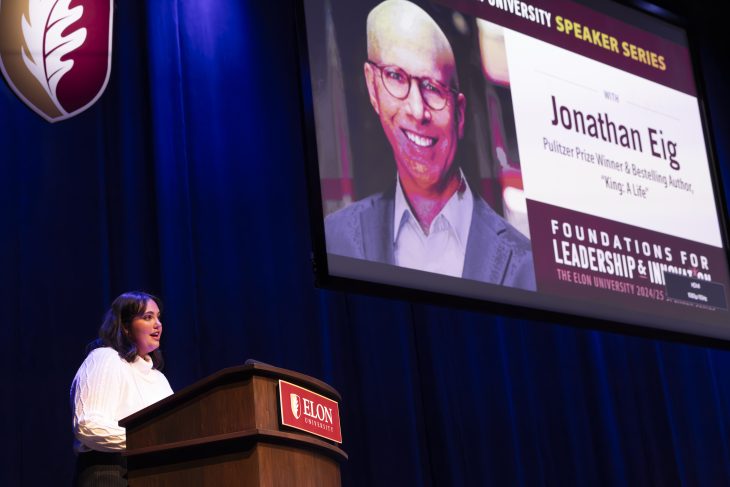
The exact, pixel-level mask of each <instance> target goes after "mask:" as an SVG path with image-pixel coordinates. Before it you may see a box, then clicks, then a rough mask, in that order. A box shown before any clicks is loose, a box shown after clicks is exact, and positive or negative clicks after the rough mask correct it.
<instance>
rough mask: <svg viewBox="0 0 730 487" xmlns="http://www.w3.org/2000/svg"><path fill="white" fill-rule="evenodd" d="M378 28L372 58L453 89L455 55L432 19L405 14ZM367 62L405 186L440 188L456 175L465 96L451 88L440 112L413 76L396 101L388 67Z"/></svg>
mask: <svg viewBox="0 0 730 487" xmlns="http://www.w3.org/2000/svg"><path fill="white" fill-rule="evenodd" d="M388 23H389V24H390V25H385V26H382V27H379V28H378V31H377V32H376V34H377V43H374V44H375V45H374V46H370V49H369V57H370V61H371V62H372V63H374V64H377V65H378V66H382V67H389V66H391V67H398V68H401V69H402V70H403V71H405V72H406V73H408V74H409V75H410V76H413V77H416V78H429V79H431V80H434V81H436V82H439V83H440V84H441V85H444V86H447V87H452V86H453V85H454V84H455V83H454V78H455V76H456V75H455V66H454V57H453V54H452V51H451V48H450V47H449V45H448V41H446V38H445V36H444V35H443V33H442V32H441V30H440V29H439V28H438V26H437V25H436V24H435V23H434V22H433V20H432V19H431V18H430V17H428V16H427V15H426V14H425V12H424V13H423V16H420V15H415V16H408V17H407V18H405V19H404V18H403V17H401V18H400V19H394V20H392V21H390V22H388ZM378 66H375V65H373V64H371V63H365V67H364V69H365V79H366V82H367V85H368V91H369V94H370V101H371V103H372V105H373V108H374V109H375V111H376V113H377V114H378V116H379V118H380V123H381V125H382V127H383V131H384V132H385V136H386V137H387V139H388V141H389V142H390V145H391V147H392V148H393V155H394V157H395V162H396V166H397V169H398V175H399V177H400V179H401V181H402V183H403V184H404V185H405V186H408V187H417V188H419V189H420V190H423V191H439V190H440V189H442V187H443V186H444V185H445V184H446V183H447V182H448V180H449V178H451V177H452V176H453V174H454V171H453V170H452V166H453V162H454V155H455V154H456V147H457V145H458V140H459V139H460V138H461V136H462V135H463V129H464V110H465V106H466V99H465V98H464V95H463V94H461V93H459V94H458V95H457V94H455V93H452V92H450V91H449V92H448V95H447V100H446V105H445V106H444V107H443V108H442V109H440V110H434V109H433V108H431V107H429V106H428V105H427V104H426V103H425V101H424V98H423V95H422V89H425V88H419V81H418V80H417V79H411V84H410V90H409V91H408V95H407V96H406V97H405V98H404V99H398V98H396V97H395V96H393V95H392V94H391V93H389V92H388V90H387V89H386V88H385V86H384V84H383V76H387V75H388V74H387V71H383V68H379V67H378Z"/></svg>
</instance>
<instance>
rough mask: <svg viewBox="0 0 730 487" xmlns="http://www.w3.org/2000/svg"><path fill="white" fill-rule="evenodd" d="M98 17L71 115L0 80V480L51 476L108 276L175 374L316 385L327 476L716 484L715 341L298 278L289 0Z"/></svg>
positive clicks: (716, 91) (108, 295)
mask: <svg viewBox="0 0 730 487" xmlns="http://www.w3.org/2000/svg"><path fill="white" fill-rule="evenodd" d="M700 3H703V2H700ZM115 15H116V23H115V31H114V58H113V72H112V77H111V80H110V83H109V86H108V88H107V91H106V93H105V94H104V96H103V97H102V99H101V100H100V101H99V103H98V104H97V105H96V106H95V107H93V108H92V109H90V110H88V111H87V112H85V113H84V114H82V115H80V116H78V117H76V118H74V119H72V120H69V121H67V122H63V123H60V124H55V125H51V124H48V123H46V122H45V121H43V120H42V119H40V118H39V117H38V116H37V115H35V114H34V113H33V112H31V111H30V110H29V109H27V108H26V107H24V106H23V104H22V103H21V102H20V100H18V99H17V98H16V97H15V96H14V95H13V94H12V92H11V91H10V89H9V88H8V87H7V85H5V84H2V83H0V114H1V116H0V215H2V221H3V222H4V225H3V230H2V238H1V239H0V270H1V271H2V274H1V275H0V286H1V287H0V290H1V291H2V292H0V300H1V301H0V310H1V312H0V313H1V314H0V317H1V318H2V322H1V323H0V342H1V343H2V344H3V348H4V350H3V353H2V354H0V357H1V358H0V364H1V366H2V370H3V373H4V380H3V387H2V399H3V400H2V401H1V405H0V438H2V459H3V468H2V469H0V485H29V486H35V485H65V484H67V483H68V481H69V479H70V475H71V470H72V464H73V455H72V452H71V441H72V437H71V431H70V429H71V419H70V408H69V405H68V389H69V385H70V383H71V380H72V378H73V376H74V374H75V372H76V369H77V367H78V366H79V364H80V363H81V361H82V360H83V358H84V345H85V344H86V343H87V342H88V341H90V340H91V339H93V338H94V336H95V333H96V330H97V328H98V325H99V324H100V321H101V317H102V314H103V312H104V310H105V309H106V307H107V306H108V304H109V302H110V301H111V300H112V299H113V298H114V297H115V296H116V295H117V294H119V293H121V292H123V291H125V290H130V289H145V290H148V291H150V292H153V293H156V294H159V295H160V296H161V297H162V298H163V300H164V302H165V304H166V307H165V309H164V312H163V322H164V324H165V336H164V338H163V349H164V352H165V356H166V359H167V364H168V367H167V369H166V374H167V376H168V378H169V379H170V382H171V383H172V385H173V388H174V389H180V388H182V387H184V386H186V385H188V384H190V383H191V382H193V381H194V380H197V379H200V378H202V377H204V376H206V375H208V374H210V373H212V372H214V371H216V370H218V369H220V368H223V367H226V366H230V365H235V364H240V363H242V362H243V361H244V360H246V359H247V358H256V359H258V360H262V361H265V362H269V363H272V364H275V365H278V366H281V367H286V368H291V369H295V370H298V371H301V372H303V373H306V374H310V375H313V376H315V377H318V378H321V379H322V380H324V381H326V382H328V383H330V384H332V385H333V386H334V387H335V388H337V389H338V390H339V391H340V392H341V393H342V396H343V410H342V421H343V423H342V425H343V431H344V438H345V442H344V445H343V448H344V449H345V450H346V451H347V452H348V454H349V455H350V460H349V462H347V463H346V464H345V465H344V466H343V480H344V485H353V486H354V485H358V486H359V485H362V486H374V485H378V486H383V485H425V486H431V485H433V486H444V485H499V486H504V485H525V486H533V485H727V484H728V483H730V481H729V480H728V479H730V451H729V447H728V438H730V430H729V428H728V425H729V424H730V353H729V352H727V351H724V350H720V349H708V348H702V347H698V346H693V345H684V344H675V343H669V342H664V341H655V340H649V339H645V338H638V337H630V336H623V335H617V334H612V333H608V332H599V331H591V330H588V329H580V328H570V327H565V326H560V325H556V324H548V323H542V322H537V321H526V320H516V319H508V318H505V317H501V316H498V315H492V314H489V313H486V312H484V313H477V312H473V311H459V310H454V309H447V308H441V307H435V306H427V305H423V304H412V303H408V302H405V301H399V300H390V299H385V298H375V297H367V296H359V295H355V294H345V293H340V292H332V291H321V290H318V289H316V288H315V287H314V284H313V273H312V269H311V257H310V252H311V243H310V230H309V220H308V218H309V216H308V211H307V208H306V200H307V193H306V184H305V169H304V155H303V154H304V150H303V139H302V131H301V126H300V122H301V113H300V99H299V91H298V90H299V88H298V84H299V79H298V68H297V64H298V62H299V60H298V57H297V54H296V53H297V44H296V42H297V41H296V36H295V33H294V16H293V3H292V2H291V1H289V0H287V1H284V2H281V3H276V4H274V3H270V2H255V1H242V0H177V1H173V0H164V1H163V0H149V1H146V2H138V1H125V2H117V6H116V10H115ZM698 15H699V14H698ZM703 15H707V14H703ZM718 22H719V21H718ZM702 35H703V36H704V37H701V38H700V40H701V41H702V44H701V46H702V48H703V50H702V61H703V62H704V66H705V68H706V75H707V80H708V83H707V86H708V90H709V92H708V95H709V100H710V102H711V104H712V106H713V111H712V113H711V115H712V122H713V124H714V133H715V134H716V139H717V146H718V153H719V156H720V160H721V162H722V164H723V167H722V169H723V173H722V177H723V181H724V186H725V191H726V192H727V190H728V188H729V187H730V170H728V169H730V168H728V165H727V164H728V153H727V127H728V120H727V114H728V113H729V112H730V110H728V105H727V100H728V97H727V95H726V93H725V92H726V90H727V87H726V80H727V78H726V75H727V72H728V71H727V68H726V66H723V65H721V64H720V60H723V59H725V56H726V53H725V52H724V47H723V46H724V44H722V43H713V42H714V41H715V40H716V39H720V34H719V33H715V32H714V31H713V30H712V29H710V28H708V29H705V30H703V31H702ZM713 36H715V37H713ZM729 326H730V324H729Z"/></svg>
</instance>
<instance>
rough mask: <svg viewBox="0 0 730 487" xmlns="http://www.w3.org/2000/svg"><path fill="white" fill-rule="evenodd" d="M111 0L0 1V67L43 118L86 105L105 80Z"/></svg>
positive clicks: (59, 117) (64, 116)
mask: <svg viewBox="0 0 730 487" xmlns="http://www.w3.org/2000/svg"><path fill="white" fill-rule="evenodd" d="M112 1H113V0H0V68H1V69H2V72H3V75H4V76H5V80H6V81H7V82H8V84H9V85H10V87H11V89H12V90H13V91H14V92H15V94H16V95H18V97H19V98H20V99H21V100H23V101H24V102H25V104H26V105H28V106H29V107H30V108H31V109H32V110H33V111H34V112H36V113H37V114H38V115H40V116H41V117H43V118H45V119H46V120H47V121H49V122H59V121H62V120H66V119H68V118H71V117H73V116H75V115H78V114H79V113H81V112H83V111H84V110H86V109H87V108H89V107H91V106H92V105H93V104H94V103H96V101H97V100H98V99H99V97H100V96H101V94H102V93H103V92H104V89H105V88H106V85H107V83H108V82H109V73H110V71H111V60H112V18H113V6H112Z"/></svg>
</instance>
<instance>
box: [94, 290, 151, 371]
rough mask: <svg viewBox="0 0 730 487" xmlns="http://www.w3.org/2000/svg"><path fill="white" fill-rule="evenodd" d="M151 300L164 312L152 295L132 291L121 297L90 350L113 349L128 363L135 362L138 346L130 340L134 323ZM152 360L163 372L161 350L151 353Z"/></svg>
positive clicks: (105, 320)
mask: <svg viewBox="0 0 730 487" xmlns="http://www.w3.org/2000/svg"><path fill="white" fill-rule="evenodd" d="M149 300H152V301H154V302H155V303H157V307H158V308H160V311H162V301H160V298H158V297H156V296H153V295H151V294H147V293H145V292H141V291H132V292H128V293H124V294H121V295H119V296H118V297H117V299H115V300H114V302H112V305H111V307H110V308H109V310H108V311H107V312H106V314H105V315H104V321H103V322H102V324H101V326H100V327H99V338H97V339H96V340H94V341H93V342H91V343H90V344H89V347H88V350H89V351H91V350H93V349H95V348H100V347H111V348H113V349H114V350H116V351H117V353H119V356H120V357H122V358H123V359H125V360H126V361H127V362H132V361H134V359H135V357H136V356H137V346H136V345H135V343H134V342H133V341H132V340H130V332H131V326H132V321H133V320H134V319H135V318H137V317H140V316H142V315H143V314H144V312H145V310H146V309H147V301H149ZM150 358H151V359H152V366H153V367H154V368H155V369H157V370H162V368H163V367H164V365H165V361H164V360H163V359H162V352H161V351H160V349H159V348H158V349H157V350H155V351H153V352H151V353H150Z"/></svg>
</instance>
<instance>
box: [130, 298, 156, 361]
mask: <svg viewBox="0 0 730 487" xmlns="http://www.w3.org/2000/svg"><path fill="white" fill-rule="evenodd" d="M129 334H130V336H131V339H132V342H134V344H135V345H136V346H137V354H138V355H139V356H140V357H143V358H146V357H147V356H148V355H149V354H150V352H154V351H155V350H157V349H158V348H159V347H160V338H161V337H162V323H161V322H160V308H159V307H158V306H157V303H155V302H154V301H153V300H152V299H149V300H147V306H146V307H145V310H144V313H142V314H141V315H139V316H137V317H136V318H134V319H133V320H132V325H131V326H130V330H129Z"/></svg>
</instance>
